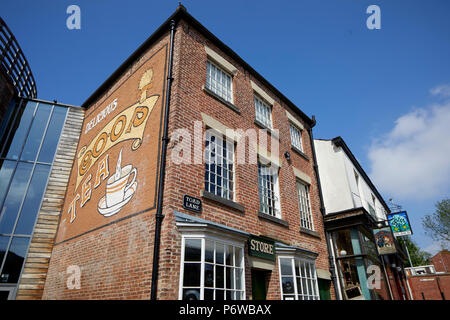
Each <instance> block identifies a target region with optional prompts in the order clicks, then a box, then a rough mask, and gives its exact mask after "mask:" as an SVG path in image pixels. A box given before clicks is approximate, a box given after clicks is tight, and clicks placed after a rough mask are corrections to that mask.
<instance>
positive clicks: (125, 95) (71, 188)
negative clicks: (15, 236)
mask: <svg viewBox="0 0 450 320" xmlns="http://www.w3.org/2000/svg"><path fill="white" fill-rule="evenodd" d="M166 67H167V44H165V45H163V46H162V47H161V48H160V49H159V50H156V51H155V52H154V53H153V55H152V56H150V57H148V58H147V60H146V61H144V62H143V63H142V64H141V65H140V66H139V67H138V68H136V69H134V70H133V72H132V73H130V74H128V75H127V76H126V77H125V76H124V77H123V78H121V79H120V80H118V81H119V83H116V84H114V86H112V88H115V89H114V90H111V92H107V93H106V94H105V95H104V96H102V97H100V98H99V100H98V101H96V102H95V103H94V104H93V105H92V106H90V107H89V108H88V109H87V111H86V114H85V119H84V124H83V129H82V132H81V136H80V139H79V143H78V149H77V153H76V155H75V159H74V164H73V169H72V173H71V176H70V180H69V184H68V189H67V194H66V199H65V203H64V208H63V213H62V215H61V221H60V226H59V230H58V235H57V239H56V242H57V243H58V242H61V241H65V240H68V239H72V238H74V237H77V236H79V235H83V234H86V233H87V232H89V231H92V230H96V229H98V228H100V227H103V226H106V225H111V224H112V223H114V222H115V221H121V220H123V219H124V218H126V217H129V216H130V217H131V216H134V215H136V214H140V213H145V212H151V211H152V210H154V209H155V208H156V196H157V182H158V172H157V170H158V163H159V159H160V149H161V144H160V141H161V134H162V121H163V112H162V111H163V101H164V94H165V90H164V89H165V83H166Z"/></svg>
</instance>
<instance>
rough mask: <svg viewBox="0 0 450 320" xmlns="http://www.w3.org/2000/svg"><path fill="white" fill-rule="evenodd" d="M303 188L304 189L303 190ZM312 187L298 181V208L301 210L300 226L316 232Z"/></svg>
mask: <svg viewBox="0 0 450 320" xmlns="http://www.w3.org/2000/svg"><path fill="white" fill-rule="evenodd" d="M301 188H304V189H303V190H301ZM310 189H311V186H310V185H309V184H307V183H304V182H302V181H300V180H298V179H297V194H298V206H299V209H300V226H301V227H303V228H305V229H308V230H311V231H314V220H313V215H312V209H311V196H310V195H311V190H310Z"/></svg>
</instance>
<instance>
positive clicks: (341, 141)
mask: <svg viewBox="0 0 450 320" xmlns="http://www.w3.org/2000/svg"><path fill="white" fill-rule="evenodd" d="M331 142H332V143H334V144H335V145H336V146H338V147H341V148H342V150H344V152H345V153H346V154H347V156H348V157H349V158H350V161H351V162H352V163H353V165H354V166H355V167H356V169H358V171H359V172H360V173H361V175H362V176H363V178H364V179H365V180H366V182H367V184H368V185H369V187H370V189H372V191H373V192H374V193H375V195H376V196H377V197H378V198H379V199H380V202H381V204H382V205H383V207H384V208H385V209H386V211H387V212H388V213H390V212H391V209H390V208H389V206H388V205H387V204H386V202H385V201H384V199H383V197H382V196H381V194H380V193H379V192H378V190H377V188H376V187H375V185H374V184H373V183H372V180H370V178H369V176H368V175H367V173H366V172H365V171H364V169H363V167H362V166H361V165H360V163H359V162H358V160H357V159H356V157H355V156H354V155H353V153H352V151H351V150H350V148H349V147H348V146H347V144H346V143H345V141H344V139H342V137H341V136H337V137H335V138H333V139H331Z"/></svg>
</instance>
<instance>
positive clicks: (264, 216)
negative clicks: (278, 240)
mask: <svg viewBox="0 0 450 320" xmlns="http://www.w3.org/2000/svg"><path fill="white" fill-rule="evenodd" d="M258 218H260V219H265V220H268V221H270V222H274V223H277V224H279V225H282V226H283V227H286V228H289V222H287V221H285V220H282V219H280V218H276V217H273V216H271V215H268V214H266V213H263V212H258Z"/></svg>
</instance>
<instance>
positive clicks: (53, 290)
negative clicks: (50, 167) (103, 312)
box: [43, 32, 169, 299]
mask: <svg viewBox="0 0 450 320" xmlns="http://www.w3.org/2000/svg"><path fill="white" fill-rule="evenodd" d="M168 40H169V39H168V32H167V34H166V35H165V36H164V37H163V38H161V39H160V40H159V41H157V42H156V43H155V44H154V45H153V46H152V47H151V48H149V49H148V51H146V52H145V53H144V54H143V55H142V56H141V57H140V58H139V59H137V61H135V62H134V63H133V64H132V65H131V66H130V67H129V68H128V69H127V70H126V71H125V72H124V73H123V75H122V76H120V77H119V78H118V79H117V81H116V82H115V83H114V85H112V86H111V87H110V88H109V89H108V90H106V92H105V93H104V94H103V95H102V96H100V97H99V99H98V100H97V102H95V103H93V105H92V106H91V107H90V108H89V110H88V111H87V112H86V117H85V122H86V120H87V119H89V115H90V114H91V113H92V110H91V108H96V107H98V106H99V105H101V102H102V100H104V99H103V98H104V97H105V96H110V95H111V93H113V92H114V91H115V90H116V89H117V88H118V87H120V85H121V84H122V82H123V81H125V80H126V79H128V77H129V76H130V75H131V74H133V72H134V71H135V70H137V69H138V68H139V67H140V66H141V65H143V63H144V62H145V61H147V60H148V59H149V57H151V56H152V55H153V54H154V53H155V52H158V50H159V49H160V48H161V47H163V46H164V45H166V44H167V43H168ZM163 99H164V97H163V96H161V100H163ZM105 122H107V121H105ZM99 126H100V125H99ZM83 128H84V125H83ZM159 129H160V128H159V127H158V128H154V130H149V134H148V135H146V136H145V138H144V139H147V137H149V138H148V139H155V140H157V139H158V138H159ZM151 151H152V150H147V152H151ZM153 152H155V151H153ZM139 157H140V158H138V159H136V158H134V159H128V160H130V161H132V163H136V162H138V163H142V162H147V165H148V166H149V167H152V168H155V170H156V169H157V165H156V164H155V163H153V162H152V163H150V162H149V161H148V159H147V158H146V153H145V152H142V153H139ZM128 160H127V161H128ZM114 165H115V162H113V163H112V164H110V172H114V171H115V170H114ZM74 168H75V169H73V170H76V168H77V162H75V164H74ZM140 174H141V175H142V173H140ZM145 178H148V177H145ZM141 181H144V183H142V184H141V185H140V186H138V188H140V190H141V191H140V192H142V193H144V194H145V192H146V191H147V192H148V193H149V194H148V198H149V199H153V197H154V195H155V191H153V190H152V192H150V191H149V188H150V186H149V185H150V183H145V181H146V180H145V179H142V180H141ZM71 183H73V179H72V180H71V181H70V182H69V186H70V184H71ZM104 183H106V182H104ZM146 187H147V189H146ZM150 193H151V194H150ZM71 198H72V196H71V195H70V194H69V195H68V194H67V193H66V199H65V201H66V202H67V201H70V199H71ZM141 202H142V201H141ZM141 202H140V201H137V202H133V200H132V201H130V203H129V207H131V208H129V210H134V211H132V212H131V213H130V214H129V215H127V216H126V217H124V218H121V219H118V220H114V221H113V222H112V223H110V224H106V225H102V226H101V227H98V228H94V229H93V230H90V231H87V232H86V233H81V234H80V235H77V236H76V237H75V238H70V239H68V240H64V241H61V240H60V242H59V243H56V244H55V246H54V248H53V251H52V256H51V259H50V266H49V270H48V275H47V279H46V283H45V288H44V294H43V299H150V289H151V287H150V285H151V273H152V261H153V240H154V226H155V219H154V213H155V209H148V210H146V211H145V209H143V208H142V207H143V205H142V203H141ZM146 208H148V207H146ZM90 215H95V216H98V215H99V213H98V212H97V211H96V210H92V211H89V212H86V211H81V210H79V213H78V216H81V218H82V219H85V220H87V221H89V219H90ZM67 217H68V213H67V211H66V210H64V211H63V212H62V213H61V218H60V219H61V220H62V219H68V218H67ZM78 218H79V217H78ZM78 218H77V219H78ZM91 219H92V218H91ZM105 223H107V220H105ZM60 229H61V223H60ZM59 231H61V230H59ZM63 231H64V230H63ZM71 265H76V266H79V267H80V268H81V282H80V287H81V288H80V289H69V288H68V287H67V285H66V283H67V280H68V278H69V276H70V275H69V274H67V267H69V266H71Z"/></svg>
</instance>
